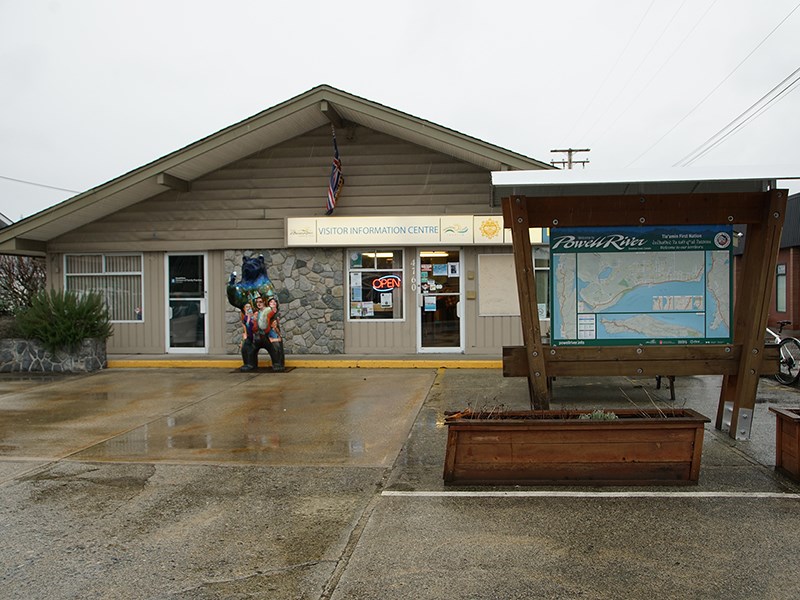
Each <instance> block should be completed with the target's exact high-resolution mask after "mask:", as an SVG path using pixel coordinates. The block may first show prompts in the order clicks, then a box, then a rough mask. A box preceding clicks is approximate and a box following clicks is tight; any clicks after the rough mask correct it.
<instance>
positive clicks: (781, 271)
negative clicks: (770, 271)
mask: <svg viewBox="0 0 800 600" xmlns="http://www.w3.org/2000/svg"><path fill="white" fill-rule="evenodd" d="M775 310H776V311H777V312H786V265H785V264H780V265H778V266H777V269H776V274H775Z"/></svg>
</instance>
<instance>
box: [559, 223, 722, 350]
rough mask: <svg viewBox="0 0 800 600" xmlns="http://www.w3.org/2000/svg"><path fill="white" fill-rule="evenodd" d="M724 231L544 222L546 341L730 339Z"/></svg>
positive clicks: (562, 343)
mask: <svg viewBox="0 0 800 600" xmlns="http://www.w3.org/2000/svg"><path fill="white" fill-rule="evenodd" d="M731 234H732V229H731V227H730V226H726V225H719V226H712V225H709V226H704V225H703V226H674V227H666V226H665V227H629V228H628V227H626V228H605V227H583V228H575V229H571V228H570V229H568V228H563V229H551V230H550V265H551V270H550V276H551V282H550V284H551V285H550V290H551V294H552V298H551V302H552V304H551V306H552V307H553V310H552V312H551V314H552V323H551V343H552V344H553V345H554V346H592V345H593V346H610V345H631V344H635V345H638V344H645V345H652V344H725V343H730V342H731V341H732V339H731V316H732V307H731V296H732V293H731V282H732V277H731V269H732V262H733V261H732V260H731V259H732V248H733V244H732V235H731Z"/></svg>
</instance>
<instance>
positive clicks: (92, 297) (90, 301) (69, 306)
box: [17, 290, 112, 352]
mask: <svg viewBox="0 0 800 600" xmlns="http://www.w3.org/2000/svg"><path fill="white" fill-rule="evenodd" d="M17 329H18V330H19V332H20V333H21V334H22V336H23V337H25V338H29V339H37V340H39V341H40V342H42V343H43V344H44V346H45V348H47V349H48V350H49V351H50V352H56V351H57V350H68V351H71V350H75V349H76V348H77V347H78V346H80V343H81V341H82V340H84V339H86V338H101V339H104V340H105V339H108V338H109V337H110V336H111V332H112V327H111V322H110V320H109V317H108V309H107V308H106V305H105V302H104V301H103V296H102V295H101V294H99V293H95V292H91V293H88V294H82V295H80V296H78V295H77V294H75V293H74V292H64V291H56V290H50V292H47V291H42V292H39V293H37V294H35V295H34V296H33V298H32V299H31V305H30V306H29V307H28V308H26V309H24V310H22V311H21V312H20V313H19V314H18V315H17Z"/></svg>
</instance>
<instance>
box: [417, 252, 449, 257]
mask: <svg viewBox="0 0 800 600" xmlns="http://www.w3.org/2000/svg"><path fill="white" fill-rule="evenodd" d="M419 255H420V257H421V258H435V257H437V256H450V253H449V252H443V251H434V252H420V253H419Z"/></svg>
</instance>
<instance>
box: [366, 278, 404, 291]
mask: <svg viewBox="0 0 800 600" xmlns="http://www.w3.org/2000/svg"><path fill="white" fill-rule="evenodd" d="M372 289H373V290H375V291H376V292H385V291H387V290H396V289H400V276H399V275H384V276H383V277H376V278H375V279H373V280H372Z"/></svg>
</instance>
